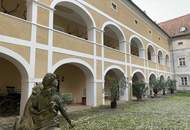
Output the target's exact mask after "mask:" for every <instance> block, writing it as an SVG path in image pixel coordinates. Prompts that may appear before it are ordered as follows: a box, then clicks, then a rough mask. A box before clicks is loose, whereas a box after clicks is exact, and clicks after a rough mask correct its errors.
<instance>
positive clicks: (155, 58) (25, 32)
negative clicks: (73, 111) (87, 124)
mask: <svg viewBox="0 0 190 130" xmlns="http://www.w3.org/2000/svg"><path fill="white" fill-rule="evenodd" d="M0 2H1V3H0V11H1V12H0V79H1V80H0V95H1V96H2V95H6V94H7V93H8V92H9V91H8V89H10V88H14V89H15V91H17V92H19V93H21V103H20V111H21V112H22V111H23V108H24V104H25V103H26V100H27V98H28V97H29V96H30V94H31V92H32V87H33V86H34V85H35V83H38V82H40V81H41V80H42V78H43V76H44V75H45V74H46V73H47V72H51V73H55V74H56V75H57V78H58V80H59V86H58V89H59V91H60V92H61V93H62V94H68V95H71V96H72V98H73V103H76V104H78V103H83V104H86V105H88V106H93V107H94V106H99V105H103V104H105V103H106V100H107V97H109V92H108V89H109V84H108V83H107V80H108V79H107V77H108V76H111V77H113V78H115V79H117V80H120V79H123V78H125V79H126V80H127V82H129V83H130V84H132V83H134V82H136V81H144V82H145V83H147V84H148V83H149V81H150V80H154V79H156V78H160V77H163V78H164V79H167V78H168V77H169V76H170V77H172V70H171V68H172V67H171V66H172V64H171V63H172V62H171V60H172V59H171V55H170V46H169V45H170V44H169V43H170V36H169V35H168V34H167V33H165V32H164V31H163V30H162V29H161V28H160V27H159V26H158V25H157V24H156V23H155V22H153V21H152V20H151V19H150V18H149V17H148V16H147V15H146V14H145V13H144V12H143V11H141V10H140V9H139V8H138V7H137V6H136V5H135V4H134V3H133V2H132V1H130V0H103V1H101V2H100V1H98V0H14V1H12V0H1V1H0ZM134 79H135V80H134ZM131 90H132V88H131V87H130V85H129V87H127V88H126V90H125V92H124V94H122V95H120V97H119V98H120V100H124V101H128V100H130V99H131V97H132V94H131Z"/></svg>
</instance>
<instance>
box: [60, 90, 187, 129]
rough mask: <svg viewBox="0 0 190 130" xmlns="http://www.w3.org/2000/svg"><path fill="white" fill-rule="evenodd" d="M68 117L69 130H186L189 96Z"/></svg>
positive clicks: (149, 100) (156, 99) (104, 107)
mask: <svg viewBox="0 0 190 130" xmlns="http://www.w3.org/2000/svg"><path fill="white" fill-rule="evenodd" d="M69 116H70V117H71V119H72V120H73V122H74V124H75V127H74V128H73V130H190V94H187V93H185V94H184V93H178V94H176V95H175V96H167V97H161V98H155V99H147V100H145V101H141V102H136V101H130V102H127V103H125V104H122V105H119V106H118V109H115V110H112V109H110V108H109V106H101V107H98V108H92V109H89V110H84V111H80V112H73V113H70V114H69ZM63 124H65V122H63ZM65 126H66V125H65ZM65 129H66V128H62V130H65Z"/></svg>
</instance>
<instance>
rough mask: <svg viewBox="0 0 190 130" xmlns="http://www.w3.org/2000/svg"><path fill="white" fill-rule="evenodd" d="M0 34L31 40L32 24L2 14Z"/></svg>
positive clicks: (0, 14) (0, 15)
mask: <svg viewBox="0 0 190 130" xmlns="http://www.w3.org/2000/svg"><path fill="white" fill-rule="evenodd" d="M0 25H1V26H0V34H1V35H6V36H10V37H15V38H20V39H24V40H30V39H31V26H32V25H31V24H30V23H28V22H26V21H23V20H20V19H17V18H14V17H11V16H7V15H4V14H2V13H0ZM13 29H14V30H13Z"/></svg>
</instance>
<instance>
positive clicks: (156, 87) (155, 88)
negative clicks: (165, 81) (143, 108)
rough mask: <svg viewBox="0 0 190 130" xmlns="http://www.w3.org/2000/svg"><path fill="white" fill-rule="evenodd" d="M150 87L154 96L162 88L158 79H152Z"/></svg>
mask: <svg viewBox="0 0 190 130" xmlns="http://www.w3.org/2000/svg"><path fill="white" fill-rule="evenodd" d="M152 89H153V92H154V96H157V94H158V93H159V92H160V91H161V90H162V85H161V82H160V79H156V80H153V81H152Z"/></svg>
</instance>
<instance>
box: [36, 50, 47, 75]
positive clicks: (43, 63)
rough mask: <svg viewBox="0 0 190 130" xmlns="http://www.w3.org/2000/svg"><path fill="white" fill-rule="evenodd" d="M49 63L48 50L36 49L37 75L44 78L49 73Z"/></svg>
mask: <svg viewBox="0 0 190 130" xmlns="http://www.w3.org/2000/svg"><path fill="white" fill-rule="evenodd" d="M47 65H48V52H47V51H44V50H40V49H36V64H35V77H36V78H43V76H44V75H45V74H46V73H47V71H48V70H47Z"/></svg>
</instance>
